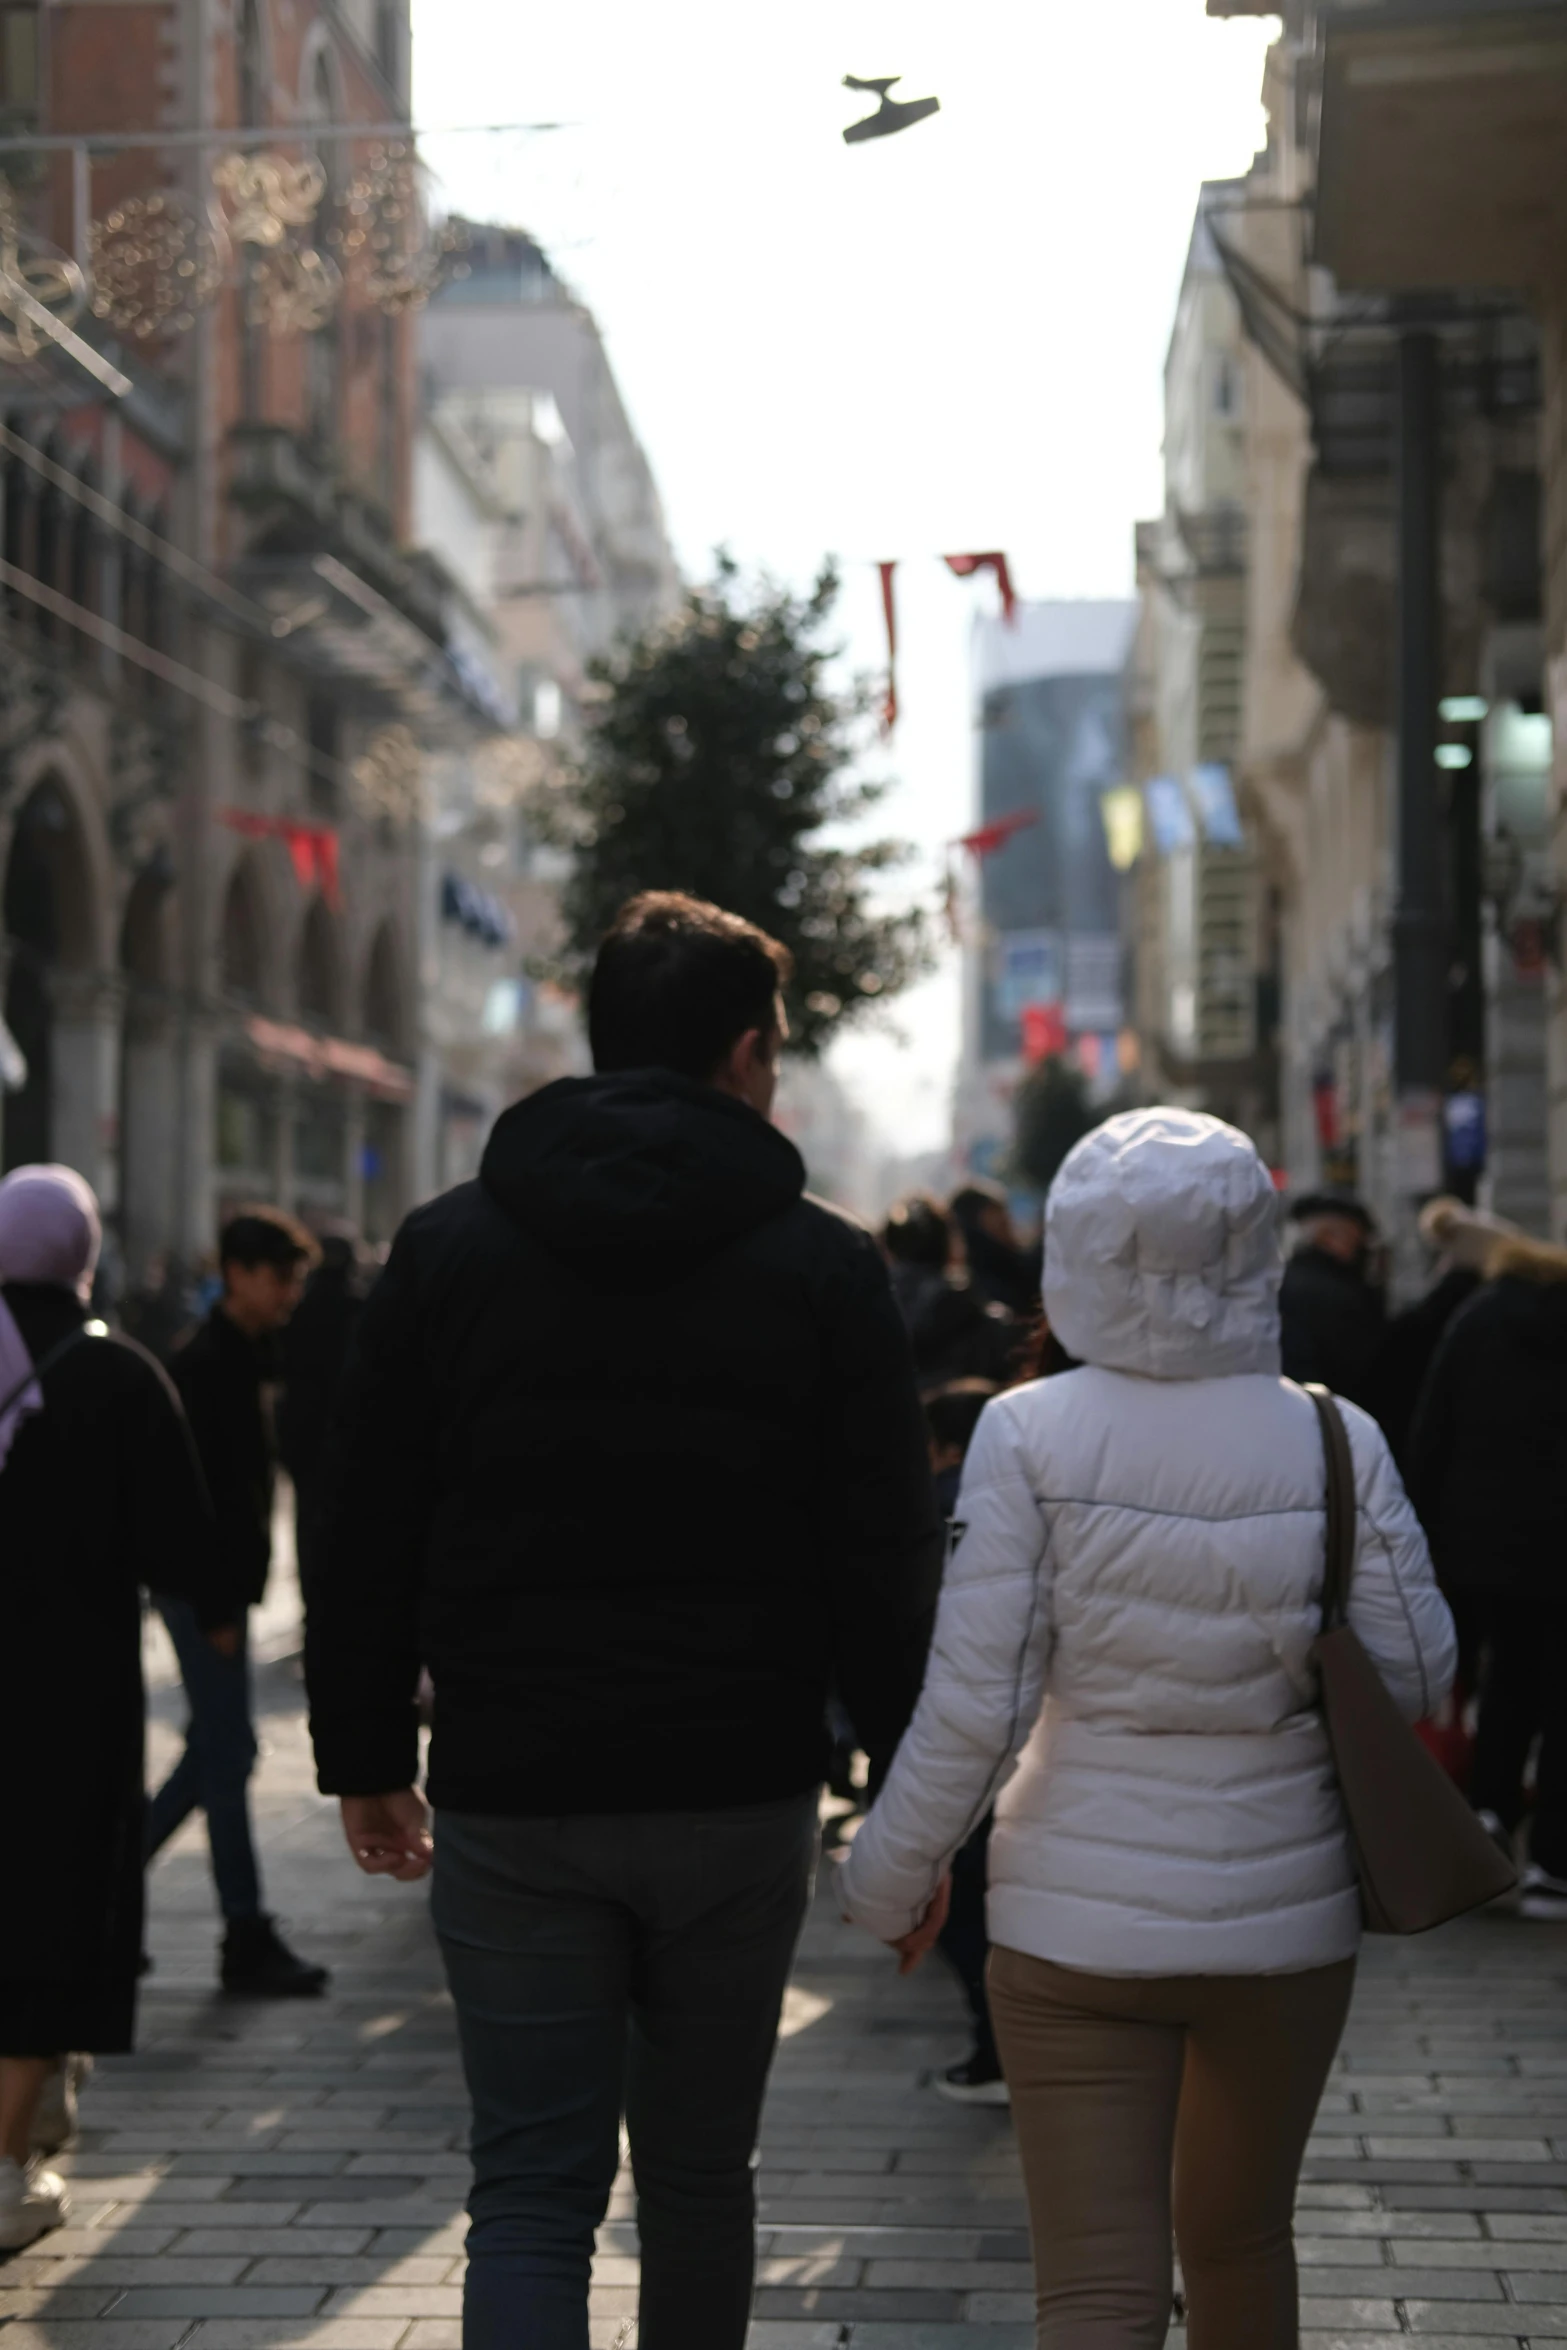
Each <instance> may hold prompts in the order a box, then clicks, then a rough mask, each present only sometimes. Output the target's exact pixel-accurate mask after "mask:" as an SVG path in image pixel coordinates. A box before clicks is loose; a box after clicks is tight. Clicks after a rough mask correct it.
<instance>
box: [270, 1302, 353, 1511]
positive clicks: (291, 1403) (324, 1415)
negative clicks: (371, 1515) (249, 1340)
mask: <svg viewBox="0 0 1567 2350" xmlns="http://www.w3.org/2000/svg"><path fill="white" fill-rule="evenodd" d="M363 1311H364V1298H363V1296H362V1295H361V1293H360V1289H359V1282H358V1277H357V1275H356V1273H355V1271H354V1268H353V1267H352V1266H351V1265H330V1264H329V1265H320V1266H318V1267H317V1268H316V1270H315V1272H314V1273H312V1274H311V1276H310V1285H309V1287H308V1288H307V1289H306V1291H305V1294H304V1296H303V1297H302V1298H301V1299H300V1301H299V1306H298V1309H297V1311H296V1312H295V1314H294V1318H293V1320H292V1321H291V1322H290V1323H289V1325H288V1328H287V1329H286V1330H285V1331H284V1333H283V1343H282V1348H281V1357H282V1370H283V1395H282V1400H281V1401H280V1403H279V1405H278V1419H277V1438H278V1453H279V1456H280V1458H281V1460H282V1463H283V1466H284V1468H285V1469H287V1471H288V1473H289V1476H290V1477H291V1478H292V1479H293V1482H294V1490H295V1493H296V1495H297V1497H298V1499H299V1503H300V1507H301V1510H302V1511H304V1510H309V1509H311V1508H313V1506H314V1504H315V1500H316V1495H317V1491H318V1488H319V1486H320V1482H321V1471H322V1467H323V1464H324V1462H325V1459H326V1435H327V1425H328V1422H329V1421H330V1419H331V1416H332V1405H333V1403H334V1401H335V1399H336V1396H337V1388H338V1382H339V1380H340V1379H341V1378H342V1376H343V1366H344V1364H345V1363H346V1362H347V1360H348V1350H349V1347H350V1346H351V1345H352V1343H353V1337H354V1332H355V1330H356V1329H357V1328H358V1325H359V1317H360V1314H361V1313H362V1312H363Z"/></svg>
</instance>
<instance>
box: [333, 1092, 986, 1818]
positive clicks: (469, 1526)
mask: <svg viewBox="0 0 1567 2350" xmlns="http://www.w3.org/2000/svg"><path fill="white" fill-rule="evenodd" d="M803 1178H804V1170H803V1168H802V1166H801V1162H800V1158H799V1154H798V1153H797V1152H796V1151H795V1150H794V1148H793V1146H792V1145H791V1144H790V1143H788V1142H786V1141H785V1139H784V1138H783V1136H782V1135H781V1134H779V1133H778V1132H777V1131H776V1130H775V1129H774V1128H773V1127H771V1126H770V1125H768V1124H767V1123H766V1122H765V1121H764V1120H763V1119H761V1118H759V1117H758V1116H757V1115H756V1114H755V1112H754V1111H752V1110H750V1109H748V1108H746V1107H745V1106H744V1105H743V1104H741V1103H739V1102H736V1101H733V1100H731V1099H729V1098H728V1097H727V1096H725V1095H723V1094H721V1093H717V1092H715V1091H713V1090H712V1089H711V1088H710V1087H707V1086H704V1085H698V1084H693V1083H691V1082H689V1081H688V1080H686V1079H684V1078H680V1077H675V1076H671V1075H669V1074H667V1073H666V1072H664V1071H662V1070H649V1071H641V1072H637V1073H633V1074H629V1075H624V1076H611V1077H598V1078H581V1079H579V1078H569V1079H563V1080H561V1081H560V1082H559V1083H558V1084H555V1085H551V1086H548V1087H546V1088H545V1089H544V1091H543V1092H541V1093H538V1094H535V1095H533V1096H532V1097H531V1098H530V1099H529V1100H527V1101H524V1102H521V1103H519V1104H518V1105H517V1106H516V1107H515V1108H513V1109H511V1110H509V1111H508V1112H507V1113H506V1114H505V1116H504V1117H503V1118H502V1119H501V1120H500V1122H499V1123H498V1125H497V1126H496V1129H495V1132H494V1134H493V1135H492V1137H491V1139H490V1143H489V1147H488V1149H487V1150H486V1153H485V1157H484V1163H483V1166H482V1169H481V1171H480V1178H479V1181H478V1182H477V1183H468V1184H463V1185H461V1186H460V1187H459V1188H458V1189H457V1190H456V1191H452V1192H448V1193H447V1194H446V1196H445V1197H444V1198H442V1199H438V1200H436V1201H434V1202H433V1203H432V1204H431V1205H430V1206H428V1207H425V1208H421V1209H419V1210H418V1211H417V1212H416V1213H415V1214H414V1215H413V1216H411V1217H410V1218H409V1219H408V1221H407V1222H406V1223H405V1224H404V1226H403V1228H402V1230H401V1232H400V1233H399V1235H398V1238H397V1242H396V1245H395V1246H394V1248H393V1250H392V1255H391V1261H390V1263H389V1265H388V1266H387V1269H386V1271H385V1273H384V1274H383V1275H382V1277H381V1280H380V1282H379V1284H378V1285H377V1287H376V1290H375V1292H374V1294H373V1295H372V1297H371V1298H370V1300H369V1302H368V1304H367V1305H366V1307H365V1311H364V1316H363V1318H362V1320H361V1323H360V1327H359V1334H358V1338H357V1340H356V1343H355V1348H354V1353H353V1356H352V1358H351V1360H350V1364H349V1370H348V1375H347V1377H346V1379H345V1381H344V1385H343V1389H342V1394H341V1398H340V1405H339V1415H338V1421H337V1428H336V1436H335V1445H334V1460H333V1467H332V1470H331V1473H330V1478H329V1484H330V1501H329V1523H328V1530H327V1537H326V1541H325V1546H324V1551H323V1554H322V1557H321V1559H320V1561H319V1562H318V1566H317V1581H316V1585H315V1588H314V1590H313V1594H312V1606H311V1611H310V1622H309V1630H308V1637H307V1647H306V1660H307V1669H308V1676H309V1683H310V1701H311V1727H312V1731H313V1733H314V1737H315V1743H316V1759H317V1765H318V1769H319V1774H320V1781H321V1785H322V1787H323V1789H325V1790H326V1791H327V1792H329V1793H339V1794H341V1793H359V1794H371V1793H379V1792H382V1791H385V1790H387V1789H390V1788H395V1787H400V1786H406V1785H408V1784H409V1783H410V1782H411V1781H412V1779H413V1778H414V1776H415V1772H416V1768H417V1747H416V1738H415V1733H416V1717H415V1712H414V1691H415V1684H416V1680H417V1676H418V1672H419V1667H420V1664H421V1662H425V1663H427V1664H428V1666H429V1668H430V1672H431V1675H432V1678H433V1680H434V1684H435V1728H434V1739H433V1743H432V1747H431V1755H430V1772H429V1790H430V1794H431V1797H432V1800H433V1801H434V1802H435V1803H436V1805H437V1806H444V1807H447V1808H450V1809H451V1810H453V1811H474V1812H490V1813H503V1814H505V1813H510V1814H519V1815H521V1814H529V1813H533V1814H538V1813H573V1812H595V1811H597V1812H616V1811H668V1810H684V1809H689V1808H694V1807H701V1806H708V1805H725V1804H742V1803H752V1802H763V1801H769V1800H772V1799H774V1798H782V1797H784V1796H788V1795H791V1794H794V1793H796V1792H799V1791H803V1790H804V1789H806V1788H808V1787H809V1786H810V1785H811V1784H812V1782H813V1781H814V1780H816V1779H818V1778H820V1776H821V1775H822V1772H823V1769H824V1766H825V1762H826V1755H827V1743H826V1737H825V1733H824V1728H823V1717H824V1709H825V1701H826V1696H827V1687H828V1681H829V1678H830V1677H831V1676H833V1675H834V1674H836V1677H837V1681H838V1685H839V1687H840V1689H841V1691H842V1694H843V1697H844V1700H845V1703H846V1704H847V1706H848V1708H849V1711H850V1713H851V1715H852V1717H853V1719H854V1721H855V1723H856V1725H857V1726H858V1728H859V1731H860V1734H861V1737H862V1738H863V1740H864V1742H865V1744H866V1745H867V1747H868V1748H869V1749H870V1750H871V1753H872V1755H873V1758H878V1759H879V1760H880V1761H882V1762H885V1761H886V1760H887V1759H888V1758H889V1757H890V1754H891V1750H892V1748H893V1746H894V1745H895V1744H896V1741H897V1739H898V1738H899V1736H900V1735H901V1733H902V1731H903V1729H904V1726H905V1724H906V1722H907V1720H908V1717H909V1714H910V1712H911V1710H912V1708H913V1704H914V1700H915V1697H916V1696H917V1694H918V1689H919V1683H920V1676H921V1671H922V1667H923V1661H924V1651H925V1645H926V1641H927V1639H928V1634H929V1626H930V1620H931V1612H932V1608H933V1605H934V1600H935V1592H936V1584H937V1579H938V1574H939V1558H940V1531H939V1521H938V1518H937V1515H936V1508H935V1499H934V1494H933V1490H932V1485H931V1477H930V1471H929V1466H928V1456H927V1451H926V1444H925V1436H924V1430H923V1426H922V1422H921V1417H920V1412H919V1407H918V1402H917V1399H916V1396H915V1390H914V1379H913V1372H912V1367H911V1365H910V1361H909V1349H908V1342H907V1340H906V1338H905V1336H904V1333H903V1329H902V1326H901V1324H900V1322H899V1319H898V1315H897V1312H896V1309H895V1308H894V1306H893V1302H892V1297H891V1294H890V1292H889V1289H888V1285H887V1276H886V1271H885V1269H884V1267H883V1265H882V1263H881V1259H880V1256H879V1253H878V1251H877V1249H876V1246H875V1244H874V1242H873V1241H872V1240H871V1239H870V1237H869V1235H868V1234H867V1233H865V1232H864V1231H863V1230H862V1229H861V1228H860V1227H859V1226H858V1225H856V1224H854V1223H853V1222H851V1221H850V1220H849V1219H848V1218H846V1217H844V1216H841V1215H839V1214H837V1213H836V1212H834V1211H833V1210H832V1209H830V1208H827V1207H824V1206H822V1205H821V1204H820V1203H818V1202H817V1201H814V1200H810V1199H806V1198H803V1197H802V1196H801V1195H802V1186H803Z"/></svg>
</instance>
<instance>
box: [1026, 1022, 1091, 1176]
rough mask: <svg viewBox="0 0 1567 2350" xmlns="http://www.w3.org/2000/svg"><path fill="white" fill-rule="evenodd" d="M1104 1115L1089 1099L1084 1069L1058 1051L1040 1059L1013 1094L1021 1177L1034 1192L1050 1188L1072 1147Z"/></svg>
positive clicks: (1088, 1132)
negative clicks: (1075, 1066)
mask: <svg viewBox="0 0 1567 2350" xmlns="http://www.w3.org/2000/svg"><path fill="white" fill-rule="evenodd" d="M1101 1116H1102V1113H1101V1112H1099V1111H1097V1110H1095V1109H1094V1108H1093V1107H1092V1105H1091V1104H1090V1102H1089V1099H1088V1087H1087V1086H1086V1084H1085V1083H1084V1081H1083V1076H1082V1072H1081V1071H1080V1070H1078V1069H1074V1068H1072V1067H1071V1066H1069V1064H1068V1063H1067V1062H1065V1061H1063V1060H1062V1059H1060V1057H1059V1056H1058V1055H1057V1054H1054V1053H1052V1054H1051V1055H1050V1056H1049V1057H1048V1058H1047V1059H1045V1060H1043V1061H1040V1062H1038V1063H1037V1064H1036V1066H1035V1067H1034V1068H1032V1069H1030V1070H1029V1071H1028V1073H1027V1075H1026V1076H1025V1077H1024V1078H1023V1080H1022V1082H1021V1083H1020V1084H1019V1086H1018V1089H1017V1092H1016V1093H1015V1094H1014V1096H1013V1098H1012V1168H1013V1173H1014V1175H1015V1177H1016V1179H1017V1180H1018V1181H1019V1182H1020V1183H1022V1184H1025V1185H1026V1186H1027V1188H1028V1189H1029V1190H1030V1191H1038V1192H1046V1191H1048V1190H1049V1189H1050V1186H1051V1184H1052V1183H1054V1181H1055V1179H1056V1171H1057V1169H1058V1168H1059V1167H1060V1165H1061V1162H1062V1160H1063V1159H1064V1158H1065V1157H1066V1155H1067V1152H1068V1151H1069V1150H1071V1148H1072V1147H1073V1145H1074V1144H1075V1143H1079V1142H1081V1141H1082V1139H1083V1137H1084V1135H1085V1134H1091V1133H1092V1132H1093V1130H1094V1128H1095V1127H1096V1126H1097V1125H1098V1124H1099V1123H1100V1119H1101Z"/></svg>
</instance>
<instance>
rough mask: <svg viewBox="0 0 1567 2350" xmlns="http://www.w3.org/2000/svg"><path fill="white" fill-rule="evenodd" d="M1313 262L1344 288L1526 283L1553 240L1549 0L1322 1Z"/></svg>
mask: <svg viewBox="0 0 1567 2350" xmlns="http://www.w3.org/2000/svg"><path fill="white" fill-rule="evenodd" d="M1322 15H1323V24H1324V33H1325V39H1324V48H1323V59H1322V75H1323V80H1322V102H1321V103H1322V114H1321V123H1322V128H1321V140H1320V149H1319V158H1318V172H1317V234H1316V258H1317V259H1318V260H1319V261H1321V262H1323V263H1324V264H1325V265H1326V267H1328V268H1329V269H1331V270H1332V271H1333V272H1334V275H1335V276H1336V277H1337V279H1338V282H1339V284H1340V285H1341V286H1344V287H1355V288H1382V289H1389V290H1391V289H1394V288H1399V287H1407V288H1411V289H1420V288H1423V287H1434V286H1462V287H1498V288H1500V287H1512V288H1528V287H1530V286H1532V285H1534V284H1537V283H1538V282H1539V281H1540V280H1541V279H1542V278H1544V277H1547V276H1554V275H1555V274H1556V272H1557V271H1558V270H1559V267H1560V257H1561V253H1562V249H1563V246H1564V244H1567V172H1564V170H1563V167H1562V158H1563V155H1564V154H1567V9H1564V8H1563V7H1562V5H1561V0H1511V4H1510V5H1502V6H1497V5H1495V4H1494V0H1493V5H1491V6H1486V5H1483V0H1380V5H1372V6H1369V7H1367V6H1365V5H1361V6H1357V7H1355V8H1354V9H1353V10H1352V11H1351V10H1349V9H1346V8H1337V7H1325V8H1324V9H1323V11H1322Z"/></svg>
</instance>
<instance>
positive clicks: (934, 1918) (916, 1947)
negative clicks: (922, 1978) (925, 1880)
mask: <svg viewBox="0 0 1567 2350" xmlns="http://www.w3.org/2000/svg"><path fill="white" fill-rule="evenodd" d="M951 1906H952V1877H951V1873H950V1871H949V1873H948V1874H947V1875H946V1876H944V1877H943V1878H942V1880H941V1883H940V1884H939V1885H938V1886H937V1887H936V1891H935V1896H934V1898H933V1900H932V1902H931V1905H930V1907H929V1909H928V1910H927V1911H926V1912H925V1915H924V1916H923V1917H922V1918H921V1919H920V1922H919V1924H918V1925H917V1926H916V1927H915V1929H914V1931H913V1933H912V1934H903V1935H900V1937H899V1939H898V1940H897V1941H896V1942H893V1943H890V1944H889V1945H888V1947H889V1948H890V1949H892V1950H895V1951H896V1952H897V1953H898V1972H899V1974H900V1975H912V1974H913V1972H914V1969H915V1968H916V1967H917V1966H918V1965H919V1962H920V1960H921V1959H922V1958H923V1957H924V1955H925V1953H926V1951H927V1950H930V1949H933V1948H934V1946H935V1942H936V1937H937V1935H938V1934H939V1933H940V1932H941V1929H942V1927H943V1926H944V1925H945V1924H946V1922H947V1911H948V1910H949V1909H950V1908H951Z"/></svg>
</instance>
